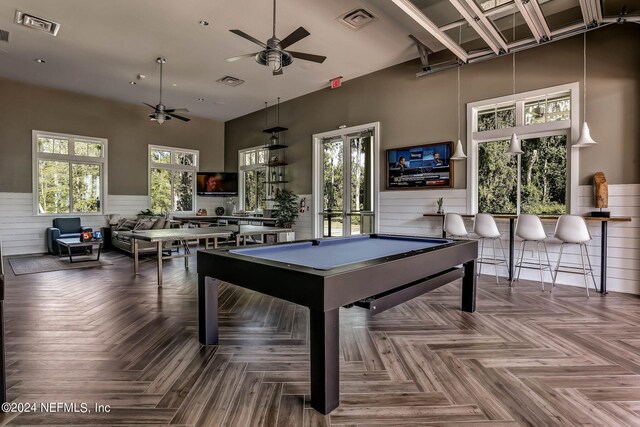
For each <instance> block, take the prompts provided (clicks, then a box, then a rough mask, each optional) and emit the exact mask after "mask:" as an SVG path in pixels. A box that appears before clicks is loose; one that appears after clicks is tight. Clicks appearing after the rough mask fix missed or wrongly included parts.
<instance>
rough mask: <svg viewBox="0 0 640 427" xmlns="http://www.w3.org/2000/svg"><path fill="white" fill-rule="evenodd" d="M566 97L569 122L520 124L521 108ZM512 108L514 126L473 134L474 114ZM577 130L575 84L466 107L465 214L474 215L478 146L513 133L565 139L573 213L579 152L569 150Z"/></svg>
mask: <svg viewBox="0 0 640 427" xmlns="http://www.w3.org/2000/svg"><path fill="white" fill-rule="evenodd" d="M561 94H569V96H570V97H571V109H570V119H569V120H561V121H554V122H547V123H539V124H532V125H525V124H524V104H525V103H526V102H531V101H534V100H536V98H537V99H544V98H545V97H551V96H554V95H556V96H557V95H561ZM514 102H515V106H516V126H515V127H509V128H504V129H497V130H491V131H482V132H478V131H477V123H478V111H481V110H483V109H485V108H487V107H491V106H496V105H497V106H499V105H506V104H513V103H514ZM579 129H580V90H579V84H578V82H574V83H568V84H564V85H559V86H553V87H548V88H543V89H536V90H532V91H528V92H521V93H516V94H515V95H506V96H501V97H498V98H492V99H486V100H482V101H476V102H471V103H468V104H467V141H469V144H468V146H467V150H468V151H467V156H468V158H467V190H468V191H467V210H468V211H467V213H469V214H475V213H477V212H478V167H479V164H478V144H479V143H481V142H486V141H494V140H500V139H504V140H508V139H509V138H511V134H513V133H514V132H515V133H516V134H517V135H518V137H519V138H521V139H523V138H526V137H527V136H529V137H530V136H532V135H535V136H537V137H541V136H551V135H559V134H565V135H567V171H568V173H567V211H568V212H569V213H577V212H578V210H579V204H578V198H579V194H578V181H579V171H580V151H579V149H578V148H576V147H573V144H574V143H575V141H576V140H577V139H578V137H579Z"/></svg>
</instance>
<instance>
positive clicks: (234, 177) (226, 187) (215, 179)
mask: <svg viewBox="0 0 640 427" xmlns="http://www.w3.org/2000/svg"><path fill="white" fill-rule="evenodd" d="M196 186H197V190H198V191H197V192H198V196H237V195H238V174H237V173H236V172H198V176H197V182H196Z"/></svg>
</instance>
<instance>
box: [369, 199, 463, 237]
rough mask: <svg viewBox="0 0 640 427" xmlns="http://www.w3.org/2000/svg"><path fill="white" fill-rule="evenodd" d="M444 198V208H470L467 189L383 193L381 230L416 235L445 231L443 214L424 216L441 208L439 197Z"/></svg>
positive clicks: (449, 209)
mask: <svg viewBox="0 0 640 427" xmlns="http://www.w3.org/2000/svg"><path fill="white" fill-rule="evenodd" d="M440 197H442V198H444V203H443V208H444V211H445V212H457V213H464V212H466V211H467V192H466V190H398V191H383V192H381V193H380V232H381V233H387V234H406V235H416V236H438V237H440V236H441V235H442V220H441V219H440V218H428V217H423V216H422V214H424V213H428V212H430V213H435V212H436V211H437V210H438V205H437V200H438V199H439V198H440Z"/></svg>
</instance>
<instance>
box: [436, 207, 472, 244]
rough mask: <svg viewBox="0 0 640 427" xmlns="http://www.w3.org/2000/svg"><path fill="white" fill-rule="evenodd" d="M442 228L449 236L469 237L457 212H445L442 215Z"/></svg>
mask: <svg viewBox="0 0 640 427" xmlns="http://www.w3.org/2000/svg"><path fill="white" fill-rule="evenodd" d="M442 230H443V231H444V232H445V233H446V234H447V235H449V236H451V237H464V238H468V237H469V233H468V232H467V228H466V227H465V226H464V219H462V216H460V214H457V213H447V214H445V215H444V224H443V226H442Z"/></svg>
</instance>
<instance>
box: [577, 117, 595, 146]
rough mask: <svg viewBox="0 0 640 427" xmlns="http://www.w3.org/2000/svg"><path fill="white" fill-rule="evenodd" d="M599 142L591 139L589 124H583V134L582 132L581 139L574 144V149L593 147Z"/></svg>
mask: <svg viewBox="0 0 640 427" xmlns="http://www.w3.org/2000/svg"><path fill="white" fill-rule="evenodd" d="M596 144H597V142H595V141H594V140H593V138H591V132H589V125H587V122H584V123H583V124H582V132H580V138H578V140H577V141H576V143H575V144H573V146H574V147H578V148H582V147H591V146H593V145H596Z"/></svg>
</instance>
